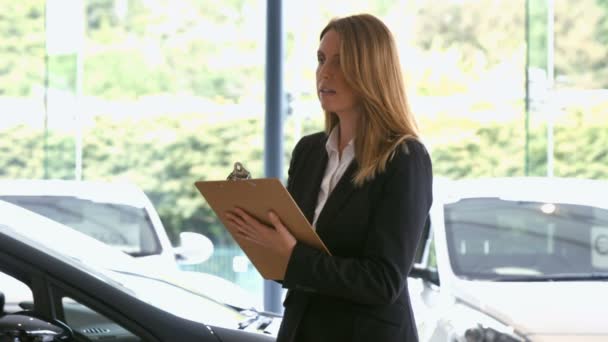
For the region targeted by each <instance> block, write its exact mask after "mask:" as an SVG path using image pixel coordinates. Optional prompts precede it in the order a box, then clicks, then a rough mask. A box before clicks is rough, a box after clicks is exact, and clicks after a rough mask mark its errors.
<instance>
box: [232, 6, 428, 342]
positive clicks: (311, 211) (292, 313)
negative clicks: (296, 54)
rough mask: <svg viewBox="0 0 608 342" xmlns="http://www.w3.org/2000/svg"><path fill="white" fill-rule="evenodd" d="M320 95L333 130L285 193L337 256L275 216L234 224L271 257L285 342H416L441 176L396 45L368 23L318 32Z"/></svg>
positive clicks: (343, 22)
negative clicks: (414, 280)
mask: <svg viewBox="0 0 608 342" xmlns="http://www.w3.org/2000/svg"><path fill="white" fill-rule="evenodd" d="M317 56H318V61H319V64H318V67H317V74H316V76H317V90H318V96H319V100H320V102H321V106H322V108H323V110H324V111H325V132H320V133H317V134H312V135H309V136H306V137H304V138H302V139H301V140H300V141H299V142H298V143H297V145H296V147H295V148H294V150H293V153H292V157H291V162H290V166H289V172H288V174H289V178H288V181H287V188H288V190H289V191H290V193H291V195H292V196H293V198H294V200H295V201H296V202H297V204H298V205H299V206H300V208H301V209H302V212H303V213H304V214H305V215H306V217H307V218H308V220H309V221H310V222H311V223H312V224H313V227H314V228H315V229H316V231H317V233H318V234H319V236H320V237H321V239H322V240H323V241H324V243H325V245H326V246H327V248H328V249H329V250H330V252H331V253H332V255H331V256H330V255H326V254H324V253H322V252H321V251H319V250H316V249H314V248H312V247H309V246H307V245H305V244H303V243H299V242H297V241H296V240H295V239H294V238H293V236H292V235H291V234H290V233H289V231H288V230H287V229H286V228H285V227H284V225H283V224H282V223H281V220H280V218H278V217H277V216H276V215H274V214H272V213H271V214H269V219H270V222H272V224H273V225H274V229H269V228H272V227H268V226H265V225H263V224H261V223H260V222H259V221H257V220H256V219H254V218H253V217H251V216H250V215H249V214H247V213H246V212H245V211H243V210H241V209H235V210H233V211H230V212H229V213H227V218H228V219H229V221H230V222H231V224H233V225H234V227H235V228H236V229H238V231H239V233H240V234H241V235H242V236H243V237H244V238H246V239H249V240H250V241H253V242H255V243H258V244H260V245H262V246H264V247H266V248H268V249H272V250H273V251H274V252H276V253H277V255H280V256H282V258H283V259H284V262H285V264H286V265H287V266H286V273H285V277H284V279H283V280H282V284H283V287H284V288H287V289H288V292H287V296H286V298H285V301H284V303H283V304H284V306H285V312H284V317H283V322H282V325H281V328H280V331H279V336H278V339H277V341H279V342H283V341H317V342H318V341H332V342H336V341H383V342H385V341H400V342H404V341H417V340H418V336H417V332H416V325H415V321H414V316H413V313H412V310H411V306H410V299H409V294H408V289H407V276H408V273H409V271H410V269H411V266H412V263H413V260H414V255H415V252H416V248H417V245H418V243H419V240H420V236H421V232H422V230H423V227H424V224H425V222H426V219H427V217H428V212H429V209H430V206H431V202H432V168H431V161H430V158H429V155H428V153H427V151H426V149H425V148H424V145H423V144H422V143H421V142H420V141H419V140H418V134H417V128H416V124H415V121H414V118H413V116H412V114H411V112H410V110H409V108H408V104H407V100H406V96H405V91H404V85H403V81H402V75H401V69H400V64H399V59H398V55H397V51H396V47H395V42H394V39H393V37H392V34H391V33H390V31H389V30H388V28H387V27H386V26H385V25H384V24H383V23H382V22H381V21H380V20H378V19H377V18H375V17H374V16H371V15H368V14H362V15H354V16H350V17H345V18H341V19H335V20H332V21H331V22H330V23H329V24H328V25H327V26H326V27H325V28H324V29H323V31H322V32H321V40H320V45H319V51H318V53H317Z"/></svg>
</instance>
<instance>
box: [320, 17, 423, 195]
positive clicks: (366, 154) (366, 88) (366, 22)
mask: <svg viewBox="0 0 608 342" xmlns="http://www.w3.org/2000/svg"><path fill="white" fill-rule="evenodd" d="M329 30H334V31H336V33H338V35H339V36H340V67H341V68H342V72H343V73H344V77H345V80H346V82H347V84H348V85H349V86H350V87H351V89H353V91H354V92H355V94H356V96H357V98H358V101H359V102H358V105H359V106H360V110H361V112H362V113H361V115H360V116H359V122H358V123H357V131H356V139H355V159H356V160H357V163H358V165H359V169H358V170H357V172H356V174H355V176H354V179H353V182H354V183H355V185H357V186H360V185H362V184H363V183H365V181H367V180H371V179H373V178H374V177H375V176H376V175H378V174H379V173H382V172H384V170H385V169H386V165H387V163H388V162H389V161H390V159H391V158H392V156H393V155H394V153H395V150H396V149H397V148H398V147H400V146H402V147H403V148H406V147H405V146H406V145H405V144H403V142H404V141H405V140H407V139H418V127H417V124H416V122H415V120H414V117H413V115H412V113H411V111H410V108H409V105H408V102H407V98H406V94H405V85H404V83H403V76H402V74H401V65H400V61H399V56H398V53H397V47H396V45H395V41H394V38H393V35H392V34H391V32H390V31H389V29H388V28H387V27H386V25H384V23H383V22H382V21H380V20H379V19H378V18H376V17H374V16H372V15H369V14H359V15H353V16H349V17H344V18H338V19H333V20H331V21H330V22H329V23H328V24H327V26H326V27H325V28H324V29H323V31H321V37H320V38H321V39H322V38H323V36H324V35H325V33H327V31H329ZM337 124H338V116H337V115H336V114H335V113H332V112H327V111H326V112H325V131H326V133H327V134H329V133H330V132H331V130H332V129H333V128H334V127H335V126H336V125H337ZM406 151H407V150H406Z"/></svg>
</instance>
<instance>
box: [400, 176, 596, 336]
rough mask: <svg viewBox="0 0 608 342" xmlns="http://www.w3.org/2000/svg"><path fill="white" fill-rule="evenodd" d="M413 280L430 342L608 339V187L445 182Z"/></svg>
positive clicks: (559, 181)
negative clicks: (607, 195)
mask: <svg viewBox="0 0 608 342" xmlns="http://www.w3.org/2000/svg"><path fill="white" fill-rule="evenodd" d="M434 188H435V189H434V194H435V195H434V197H435V199H434V204H433V207H432V208H431V214H430V221H429V224H428V226H427V230H426V231H425V234H424V235H423V243H422V244H421V247H420V249H419V251H418V252H419V253H418V255H419V257H418V260H417V263H416V265H415V266H414V268H413V270H412V272H411V274H410V276H411V279H410V283H411V285H410V294H411V296H412V297H413V298H414V299H415V300H413V303H414V304H415V305H414V312H415V315H416V320H417V325H418V331H419V334H420V338H421V341H432V342H437V341H441V342H443V341H446V342H447V341H450V342H451V341H467V342H469V341H577V342H578V341H608V325H607V324H606V317H608V296H607V295H606V293H607V290H608V283H607V280H608V200H607V197H606V194H608V182H607V181H605V180H590V179H575V178H559V177H511V178H509V177H505V178H483V179H467V180H455V181H449V180H445V179H444V180H440V181H438V182H436V183H435V184H434Z"/></svg>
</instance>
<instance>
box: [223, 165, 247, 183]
mask: <svg viewBox="0 0 608 342" xmlns="http://www.w3.org/2000/svg"><path fill="white" fill-rule="evenodd" d="M226 179H227V180H233V181H234V180H244V179H251V173H249V171H247V169H245V167H244V166H243V164H241V163H240V162H236V163H234V170H232V172H230V174H229V175H228V177H227V178H226Z"/></svg>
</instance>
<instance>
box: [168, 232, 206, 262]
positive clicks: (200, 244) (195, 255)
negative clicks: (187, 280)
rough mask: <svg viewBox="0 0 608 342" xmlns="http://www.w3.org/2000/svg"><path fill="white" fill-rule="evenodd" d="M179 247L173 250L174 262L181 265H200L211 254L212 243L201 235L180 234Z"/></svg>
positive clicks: (191, 233)
mask: <svg viewBox="0 0 608 342" xmlns="http://www.w3.org/2000/svg"><path fill="white" fill-rule="evenodd" d="M179 239H180V245H179V247H176V248H175V260H177V262H178V263H179V264H181V265H193V264H200V263H202V262H205V261H206V260H208V259H209V258H210V257H211V255H212V254H213V242H211V240H209V238H208V237H206V236H205V235H203V234H199V233H193V232H181V233H180V234H179Z"/></svg>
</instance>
